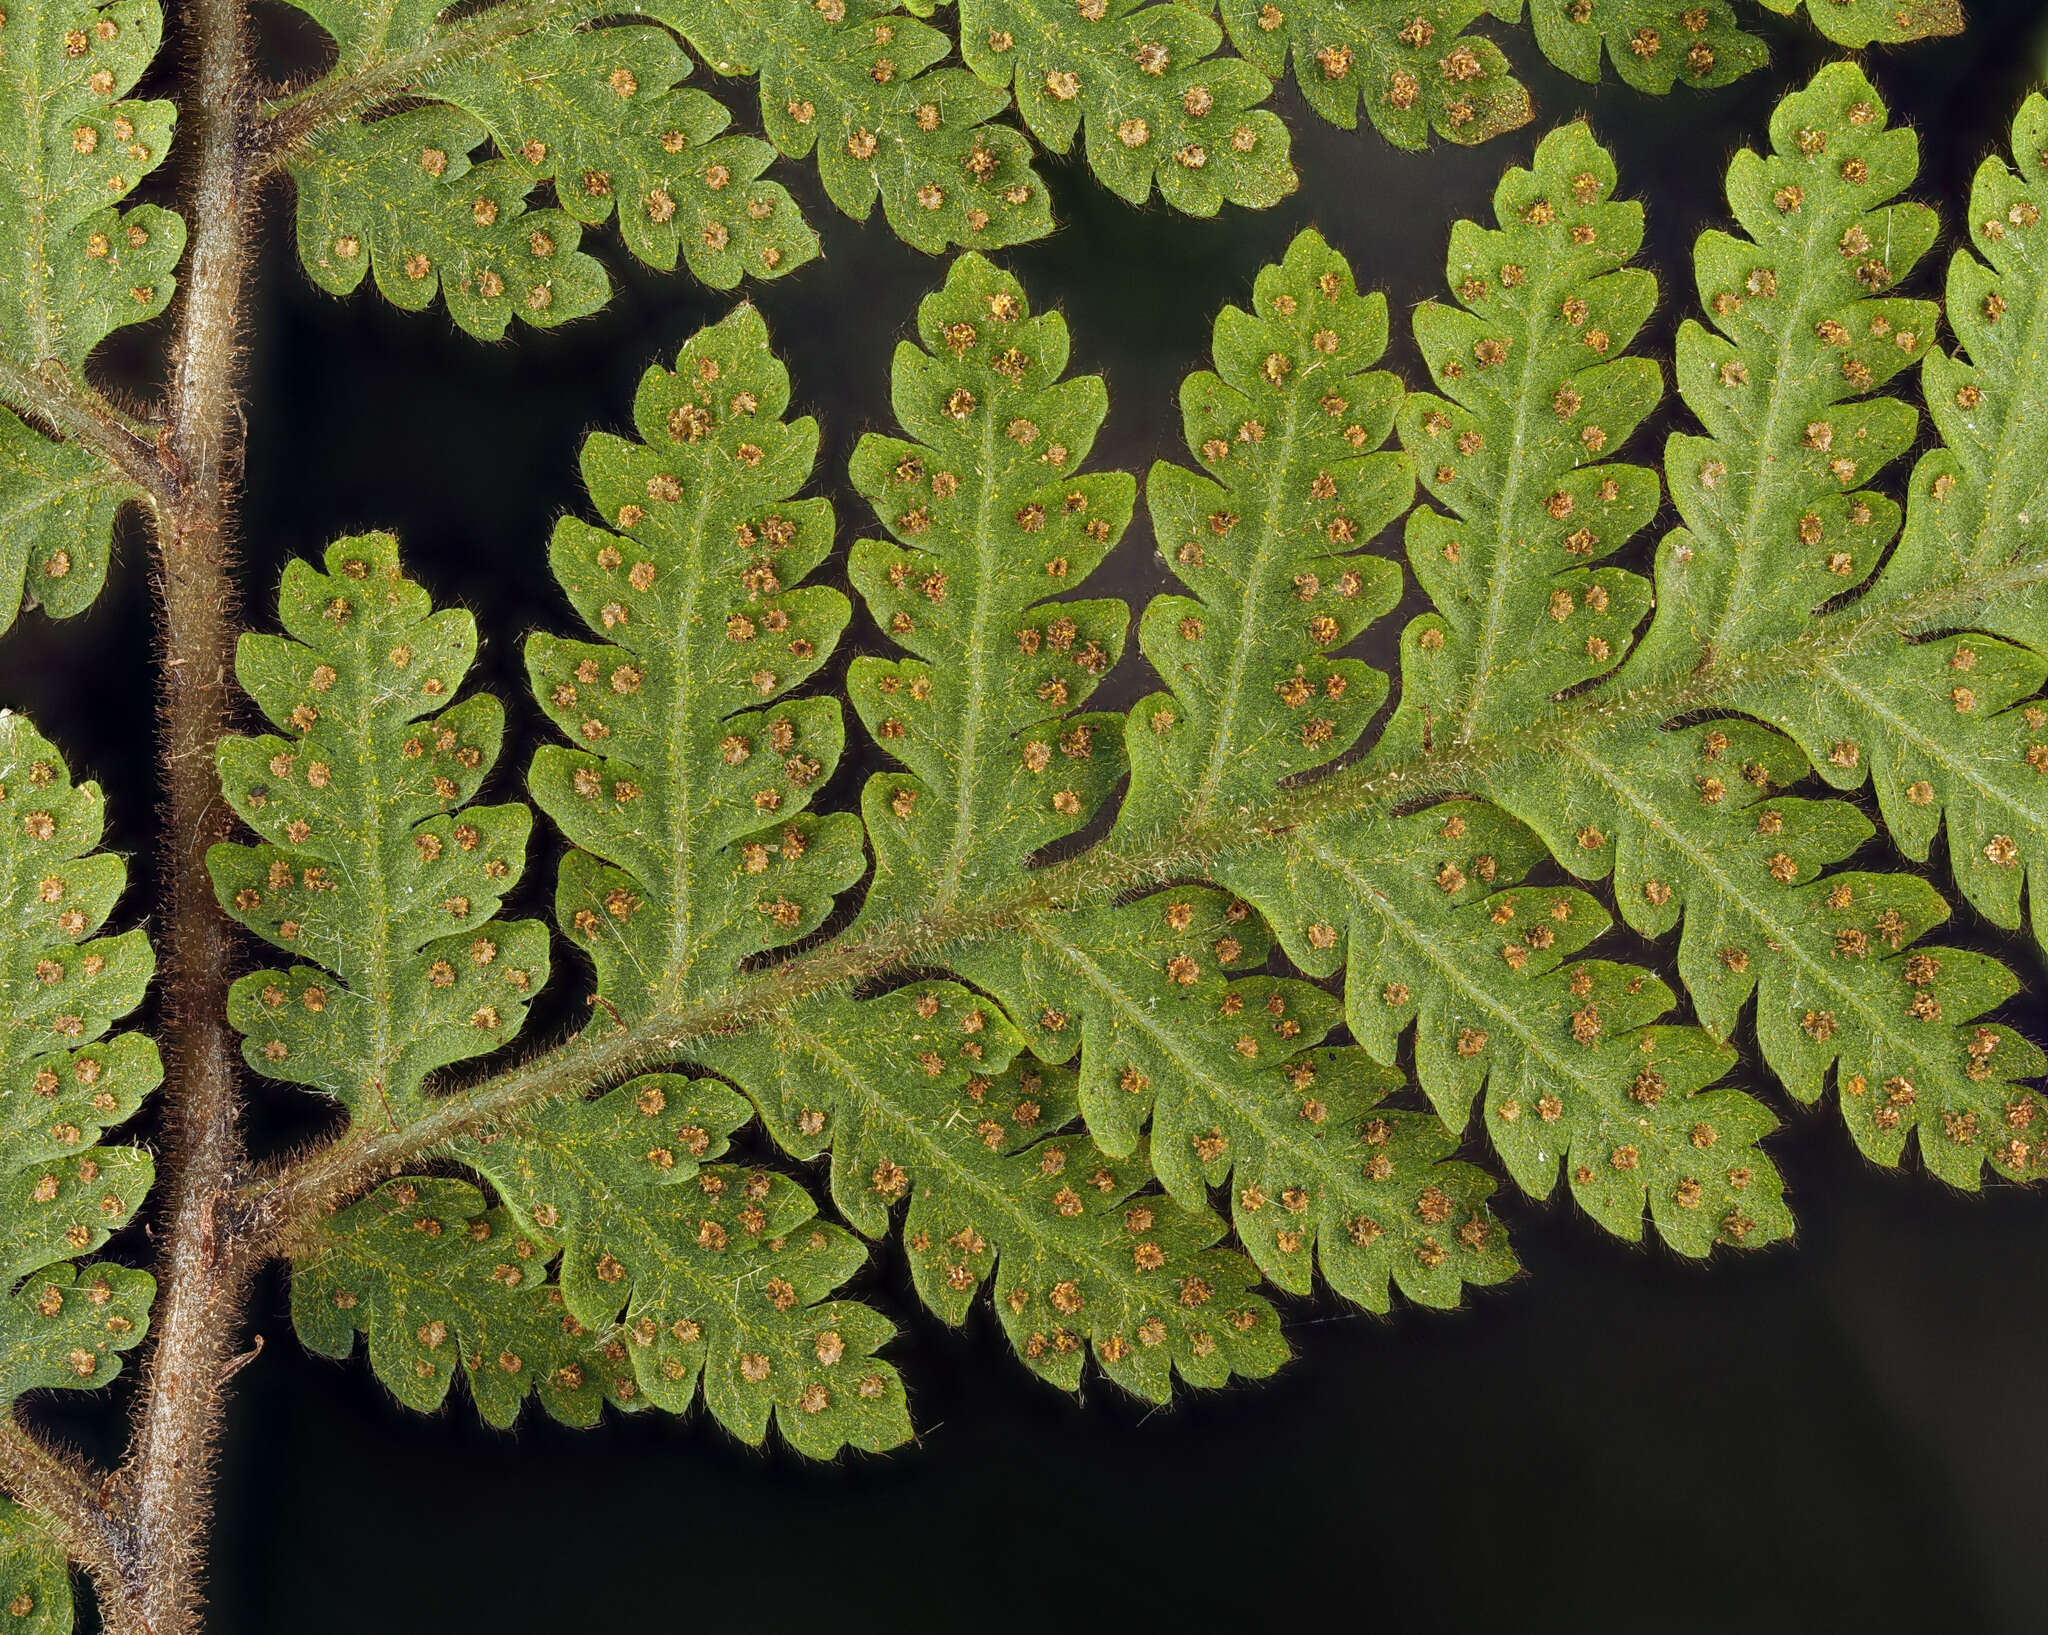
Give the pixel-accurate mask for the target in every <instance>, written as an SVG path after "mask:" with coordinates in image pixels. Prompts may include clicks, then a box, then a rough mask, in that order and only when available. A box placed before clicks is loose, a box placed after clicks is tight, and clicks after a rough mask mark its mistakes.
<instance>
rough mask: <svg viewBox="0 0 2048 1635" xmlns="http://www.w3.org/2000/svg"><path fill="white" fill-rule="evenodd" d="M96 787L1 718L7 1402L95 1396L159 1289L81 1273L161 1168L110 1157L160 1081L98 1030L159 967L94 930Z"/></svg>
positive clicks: (99, 893) (111, 889)
mask: <svg viewBox="0 0 2048 1635" xmlns="http://www.w3.org/2000/svg"><path fill="white" fill-rule="evenodd" d="M102 821H103V813H102V806H101V796H100V790H99V786H98V785H97V784H92V783H84V784H74V783H73V782H72V781H71V775H70V773H69V772H68V771H67V770H66V768H65V766H64V763H63V761H62V760H61V759H60V758H59V756H58V755H57V752H56V751H55V750H54V749H53V748H52V747H51V746H50V744H49V743H48V742H47V741H46V740H44V739H43V738H42V736H41V735H40V734H38V733H37V732H36V730H35V729H34V728H33V727H31V726H30V725H29V724H28V722H27V721H26V720H24V719H23V718H22V717H20V716H18V715H12V714H0V904H4V905H5V913H6V939H5V955H4V957H0V1016H4V1017H5V1018H6V1021H5V1023H4V1025H0V1280H4V1290H5V1291H6V1292H5V1293H4V1295H0V1402H11V1401H13V1400H14V1399H15V1398H16V1397H18V1396H20V1395H21V1394H22V1393H23V1392H24V1391H30V1390H35V1389H41V1388H51V1387H67V1388H73V1389H78V1388H89V1387H96V1386H100V1385H103V1384H105V1383H106V1382H107V1381H108V1380H110V1379H112V1378H113V1377H114V1376H115V1375H116V1374H117V1373H119V1372H120V1367H121V1361H120V1354H121V1353H122V1352H124V1351H127V1350H129V1349H131V1348H132V1347H134V1346H136V1345H138V1344H140V1343H141V1340H142V1338H143V1334H144V1331H145V1330H146V1328H147V1326H148V1319H149V1306H150V1302H151V1299H152V1298H153V1296H154V1294H155V1289H156V1285H155V1282H154V1280H153V1279H152V1278H151V1277H150V1276H149V1274H148V1273H146V1272H136V1271H130V1270H128V1269H126V1268H125V1267H120V1266H114V1265H108V1264H97V1263H88V1264H86V1265H82V1266H80V1265H74V1264H72V1263H71V1262H72V1261H73V1258H74V1257H76V1256H78V1255H83V1254H87V1253H89V1252H90V1251H92V1250H94V1249H97V1248H99V1247H100V1245H101V1244H103V1243H105V1242H106V1241H107V1238H108V1237H109V1236H110V1235H111V1234H112V1233H113V1232H115V1231H117V1230H118V1229H119V1228H121V1227H123V1226H125V1225H127V1223H128V1221H129V1220H130V1219H131V1218H132V1217H133V1216H134V1214H135V1212H136V1210H138V1209H139V1208H140V1207H141V1206H142V1201H143V1197H144V1195H145V1194H146V1193H147V1192H148V1191H149V1187H150V1183H151V1181H152V1179H153V1178H154V1176H155V1165H154V1163H153V1162H152V1161H151V1158H150V1156H149V1154H148V1153H146V1152H144V1151H142V1150H140V1149H138V1148H133V1147H103V1146H100V1145H99V1144H98V1143H99V1139H100V1136H101V1134H102V1132H103V1131H104V1130H105V1129H106V1128H108V1127H109V1126H111V1125H115V1124H119V1123H121V1122H122V1121H123V1120H125V1119H127V1118H129V1117H131V1116H132V1115H133V1114H134V1113H135V1111H136V1109H137V1108H138V1107H140V1106H141V1104H142V1100H143V1098H144V1097H145V1096H146V1095H148V1094H149V1092H150V1091H151V1090H153V1089H154V1088H155V1087H156V1085H157V1082H158V1081H159V1080H160V1079H161V1078H162V1077H163V1066H162V1063H161V1061H160V1060H159V1058H158V1056H157V1050H156V1046H155V1045H154V1044H153V1043H152V1042H151V1041H150V1040H149V1039H147V1038H145V1037H144V1036H143V1035H141V1034H138V1033H120V1034H115V1035H113V1036H112V1037H107V1033H108V1030H109V1029H110V1028H111V1027H112V1025H113V1023H114V1021H115V1020H116V1019H117V1018H119V1017H122V1016H125V1015H127V1014H128V1013H129V1012H130V1011H132V1010H134V1009H135V1007H136V1006H137V1005H139V1004H140V1003H141V1002H142V997H143V992H144V990H145V989H146V988H147V987H148V985H149V979H150V976H151V974H152V972H153V970H154V969H155V960H154V957H153V956H152V954H151V952H150V948H149V944H148V942H147V941H146V940H145V939H144V937H143V934H142V933H141V932H140V931H129V932H124V933H122V934H121V935H118V936H112V937H98V936H95V935H94V933H95V932H97V931H98V930H99V929H100V927H101V925H102V924H103V922H104V921H105V920H106V918H107V915H108V914H109V912H110V911H111V910H112V909H113V906H114V902H115V899H116V898H118V897H119V896H120V894H121V890H122V887H123V885H124V884H125V883H126V879H127V870H126V868H125V867H124V866H123V864H122V862H121V860H120V859H119V858H118V857H115V856H114V855H112V854H111V853H108V852H102V851H98V850H95V848H96V847H97V846H98V845H99V842H100V832H101V825H102Z"/></svg>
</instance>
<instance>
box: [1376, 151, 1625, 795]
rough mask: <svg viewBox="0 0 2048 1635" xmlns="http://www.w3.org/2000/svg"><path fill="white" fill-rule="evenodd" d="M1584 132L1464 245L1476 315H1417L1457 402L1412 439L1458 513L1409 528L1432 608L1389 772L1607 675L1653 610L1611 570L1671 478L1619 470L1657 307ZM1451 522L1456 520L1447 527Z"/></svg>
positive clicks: (1432, 485)
mask: <svg viewBox="0 0 2048 1635" xmlns="http://www.w3.org/2000/svg"><path fill="white" fill-rule="evenodd" d="M1614 189H1615V170H1614V161H1613V160H1612V159H1611V158H1610V157H1609V155H1608V154H1607V152H1606V151H1605V150H1604V149H1603V148H1601V147H1600V145H1599V144H1598V143H1597V142H1595V141H1594V140H1593V136H1592V133H1591V132H1590V131H1589V130H1588V129H1587V128H1586V126H1585V125H1584V124H1583V123H1579V124H1573V125H1567V126H1565V127H1564V128H1563V129H1561V130H1557V131H1553V132H1551V133H1550V134H1549V135H1548V136H1546V137H1545V138H1544V139H1543V141H1542V143H1541V144H1540V145H1539V146H1538V147H1537V150H1536V160H1535V164H1534V166H1533V167H1532V168H1531V169H1528V170H1523V169H1514V170H1510V171H1509V172H1508V173H1507V174H1506V176H1504V177H1503V178H1502V180H1501V184H1500V187H1499V189H1498V191H1497V192H1496V193H1495V195H1494V211H1495V215H1496V217H1497V219H1498V221H1499V223H1500V226H1499V227H1498V228H1497V229H1486V228H1482V227H1479V226H1477V225H1476V224H1474V223H1471V222H1459V223H1458V224H1457V225H1456V226H1455V227H1453V228H1452V230H1451V253H1450V261H1449V266H1448V269H1447V279H1448V282H1449V284H1450V286H1451V288H1452V289H1453V290H1454V291H1456V293H1457V295H1458V298H1459V302H1460V304H1459V305H1458V306H1455V307H1454V306H1447V305H1442V304H1439V303H1436V302H1427V303H1425V304H1424V305H1422V306H1421V307H1418V308H1417V309H1416V313H1415V341H1416V346H1417V348H1418V349H1419V350H1420V352H1421V354H1422V356H1423V359H1424V361H1425V363H1426V364H1427V366H1428V368H1429V370H1430V373H1431V375H1432V376H1433V378H1434V379H1435V381H1436V382H1437V384H1438V385H1439V386H1440V387H1441V388H1442V389H1443V391H1444V393H1445V394H1446V395H1445V396H1443V397H1436V396H1432V395H1430V394H1427V393H1415V394H1413V395H1412V396H1410V397H1409V399H1408V400H1407V402H1406V403H1405V404H1404V405H1403V406H1402V409H1401V415H1400V430H1401V441H1402V443H1403V444H1404V445H1405V446H1406V447H1407V449H1408V451H1409V453H1410V455H1411V457H1412V458H1413V459H1414V460H1415V462H1416V465H1417V467H1418V469H1419V471H1420V475H1421V478H1422V483H1423V486H1424V487H1425V489H1426V490H1427V491H1428V492H1429V494H1430V496H1431V497H1432V498H1433V499H1435V500H1436V501H1437V502H1438V504H1440V505H1441V506H1443V507H1444V508H1445V509H1444V510H1443V511H1438V510H1433V509H1429V508H1426V507H1424V508H1418V509H1417V510H1416V511H1415V512H1414V513H1412V514H1411V515H1410V517H1409V519H1408V530H1407V546H1408V561H1409V564H1410V565H1411V566H1412V567H1413V568H1414V570H1415V576H1416V578H1417V580H1419V581H1420V583H1421V585H1422V587H1423V589H1424V590H1425V591H1427V592H1428V593H1429V596H1430V599H1431V601H1432V602H1433V603H1434V604H1435V609H1436V611H1434V612H1433V613H1427V614H1423V615H1421V616H1420V617H1418V618H1416V619H1415V620H1413V621H1411V623H1410V624H1409V626H1408V628H1407V629H1406V630H1405V631H1404V632H1403V633H1402V638H1401V664H1402V668H1401V676H1402V688H1401V702H1400V707H1399V709H1398V710H1397V712H1396V714H1395V717H1394V720H1393V722H1392V724H1391V725H1390V726H1389V728H1388V730H1387V733H1386V735H1385V736H1384V737H1383V738H1382V739H1381V741H1380V743H1379V745H1378V746H1376V753H1377V754H1378V756H1379V757H1380V758H1381V759H1382V760H1390V759H1393V758H1395V757H1400V756H1408V755H1414V754H1416V753H1418V752H1422V753H1428V752H1430V751H1431V750H1434V749H1437V748H1442V747H1449V746H1454V745H1463V744H1469V743H1471V742H1472V741H1473V740H1475V739H1478V738H1481V737H1485V736H1490V735H1492V734H1494V733H1496V732H1498V731H1500V730H1501V729H1502V728H1503V727H1506V726H1510V725H1512V724H1514V723H1516V722H1518V721H1520V720H1522V719H1525V718H1526V716H1527V714H1528V712H1529V710H1530V708H1531V706H1532V703H1533V704H1536V705H1537V706H1538V707H1540V705H1541V702H1542V701H1545V700H1548V699H1549V698H1551V697H1553V696H1554V695H1556V694H1558V693H1560V692H1562V691H1564V690H1566V689H1568V688H1571V687H1574V686H1576V685H1578V684H1580V683H1582V682H1584V681H1587V680H1589V679H1591V678H1593V677H1595V676H1599V675H1601V674H1604V673H1605V672H1606V671H1607V670H1608V669H1610V668H1611V667H1612V665H1613V662H1614V660H1615V658H1616V656H1617V655H1618V654H1619V653H1620V652H1621V651H1622V650H1623V649H1624V648H1625V647H1626V646H1627V643H1628V641H1629V637H1630V633H1631V632H1632V631H1633V630H1634V628H1635V627H1636V625H1637V624H1638V623H1639V622H1640V621H1641V619H1642V616H1643V614H1644V612H1645V611H1646V610H1647V607H1648V604H1649V587H1648V586H1647V585H1646V584H1645V583H1644V582H1643V580H1642V579H1641V578H1640V577H1639V576H1638V575H1636V574H1632V573H1628V572H1625V571H1622V570H1620V569H1617V568H1612V567H1602V566H1599V565H1598V564H1599V563H1601V561H1602V560H1603V559H1604V558H1606V557H1608V556H1611V555H1612V554H1613V553H1615V552H1617V551H1619V550H1621V549H1622V548H1623V547H1625V546H1626V545H1627V544H1628V542H1629V540H1630V539H1631V537H1632V536H1633V535H1634V534H1635V533H1637V532H1638V531H1639V530H1640V529H1641V528H1642V527H1643V526H1644V525H1645V524H1646V523H1647V522H1648V521H1649V520H1650V518H1651V517H1652V516H1654V515H1655V514H1656V512H1657V509H1658V506H1659V502H1660V499H1661V496H1660V493H1659V490H1658V483H1657V476H1656V473H1655V472H1653V471H1650V470H1647V469H1645V468H1643V467H1640V466H1632V465H1623V464H1618V463H1611V462H1606V461H1605V460H1604V459H1603V456H1605V455H1607V454H1610V453H1612V452H1614V451H1616V450H1618V449H1619V448H1620V447H1621V446H1622V444H1623V443H1624V442H1626V440H1627V439H1628V436H1629V434H1630V433H1631V432H1633V431H1634V429H1635V428H1636V426H1637V425H1638V424H1639V423H1640V422H1641V421H1642V419H1643V417H1644V416H1645V415H1647V414H1648V413H1649V412H1650V411H1651V409H1653V408H1654V407H1655V406H1656V403H1657V400H1658V398H1659V396H1660V395H1661V387H1662V371H1661V370H1660V369H1659V368H1658V366H1657V365H1656V364H1655V363H1653V362H1651V361H1650V360H1648V359H1646V358H1634V357H1627V356H1624V355H1623V354H1624V353H1625V352H1626V351H1627V349H1628V347H1629V345H1630V343H1631V342H1632V341H1633V340H1634V339H1635V336H1636V333H1637V331H1638V330H1640V329H1641V327H1642V325H1643V323H1644V321H1645V320H1646V319H1647V318H1648V317H1649V315H1650V312H1651V310H1652V309H1653V308H1654V306H1655V305H1656V300H1657V281H1656V279H1655V278H1654V277H1652V276H1651V275H1650V274H1649V273H1647V272H1645V271H1643V270H1641V269H1639V268H1635V267H1631V266H1629V265H1628V263H1629V261H1630V259H1631V258H1632V257H1633V256H1634V255H1635V253H1636V251H1637V250H1638V248H1639V247H1640V246H1641V243H1642V230H1643V226H1642V224H1643V212H1642V207H1641V206H1640V205H1637V204H1633V203H1624V202H1620V201H1617V200H1615V198H1614V196H1613V195H1614ZM1446 513H1448V514H1446Z"/></svg>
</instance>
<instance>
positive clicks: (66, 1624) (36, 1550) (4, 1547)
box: [0, 1499, 74, 1635]
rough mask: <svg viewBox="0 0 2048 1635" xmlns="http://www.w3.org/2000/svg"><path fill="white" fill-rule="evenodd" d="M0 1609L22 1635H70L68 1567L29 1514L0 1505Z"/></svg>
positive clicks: (7, 1503) (40, 1524)
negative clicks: (4, 1610)
mask: <svg viewBox="0 0 2048 1635" xmlns="http://www.w3.org/2000/svg"><path fill="white" fill-rule="evenodd" d="M0 1606H5V1607H6V1608H7V1613H8V1616H9V1617H10V1618H12V1619H14V1620H15V1622H14V1628H15V1629H17V1630H19V1631H20V1632H21V1635H71V1631H72V1628H73V1627H74V1626H73V1624H72V1606H71V1567H70V1563H69V1561H68V1560H67V1559H66V1557H65V1553H64V1546H63V1545H62V1544H60V1543H59V1542H57V1540H56V1539H54V1538H52V1537H51V1536H50V1533H49V1531H48V1528H47V1525H46V1524H45V1523H44V1522H43V1521H42V1520H41V1518H39V1517H38V1516H36V1515H35V1513H34V1512H33V1511H29V1510H24V1509H23V1508H22V1507H21V1506H20V1505H18V1504H15V1503H13V1502H12V1501H11V1500H7V1499H0Z"/></svg>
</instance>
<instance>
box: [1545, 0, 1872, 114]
mask: <svg viewBox="0 0 2048 1635" xmlns="http://www.w3.org/2000/svg"><path fill="white" fill-rule="evenodd" d="M1765 3H1766V4H1768V3H1769V0H1765ZM1797 4H1798V0H1790V4H1788V5H1784V6H1782V7H1781V8H1780V9H1784V10H1790V9H1791V8H1792V6H1794V5H1797ZM1514 9H1516V10H1517V11H1519V9H1520V6H1519V3H1517V4H1516V6H1515V8H1514ZM1819 9H1820V10H1825V11H1830V12H1839V11H1841V10H1842V9H1843V7H1842V5H1841V4H1840V3H1839V0H1822V5H1821V7H1820V8H1819ZM1890 9H1893V10H1896V9H1897V8H1896V7H1891V8H1890ZM1529 25H1530V27H1531V28H1532V29H1533V30H1534V31H1535V34H1536V43H1537V44H1538V45H1539V46H1541V47H1542V48H1543V54H1544V55H1545V56H1546V57H1548V58H1549V59H1550V60H1551V61H1552V62H1554V63H1556V64H1557V66H1558V67H1560V68H1562V69H1563V70H1564V71H1565V72H1566V73H1568V74H1575V75H1577V76H1578V77H1579V78H1580V79H1583V80H1597V79H1598V78H1599V77H1600V59H1601V56H1602V55H1603V53H1604V54H1605V56H1606V58H1607V60H1608V61H1609V62H1611V63H1612V64H1613V65H1614V72H1615V74H1616V75H1617V76H1618V77H1619V78H1621V79H1623V80H1625V81H1626V82H1627V83H1628V84H1630V85H1632V86H1634V87H1635V88H1636V89H1637V90H1639V91H1650V92H1655V93H1658V94H1660V95H1661V94H1662V93H1663V92H1666V91H1668V90H1670V89H1671V87H1672V86H1674V85H1692V86H1698V87H1701V88H1707V87H1711V86H1716V85H1726V84H1727V83H1728V82H1729V81H1730V80H1735V79H1740V78H1741V77H1742V76H1743V75H1744V74H1747V73H1748V72H1749V71H1750V70H1751V69H1753V68H1761V67H1762V66H1763V65H1764V63H1765V62H1766V61H1767V60H1768V58H1769V53H1768V51H1766V49H1765V47H1764V43H1763V41H1761V40H1759V39H1758V38H1757V37H1756V36H1755V35H1754V34H1750V33H1747V32H1745V31H1744V30H1743V29H1742V28H1741V27H1740V26H1738V24H1737V23H1736V20H1735V9H1734V7H1733V6H1731V5H1730V4H1729V3H1728V0H1598V3H1597V4H1596V3H1594V0H1529ZM1864 43H1867V42H1864Z"/></svg>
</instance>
